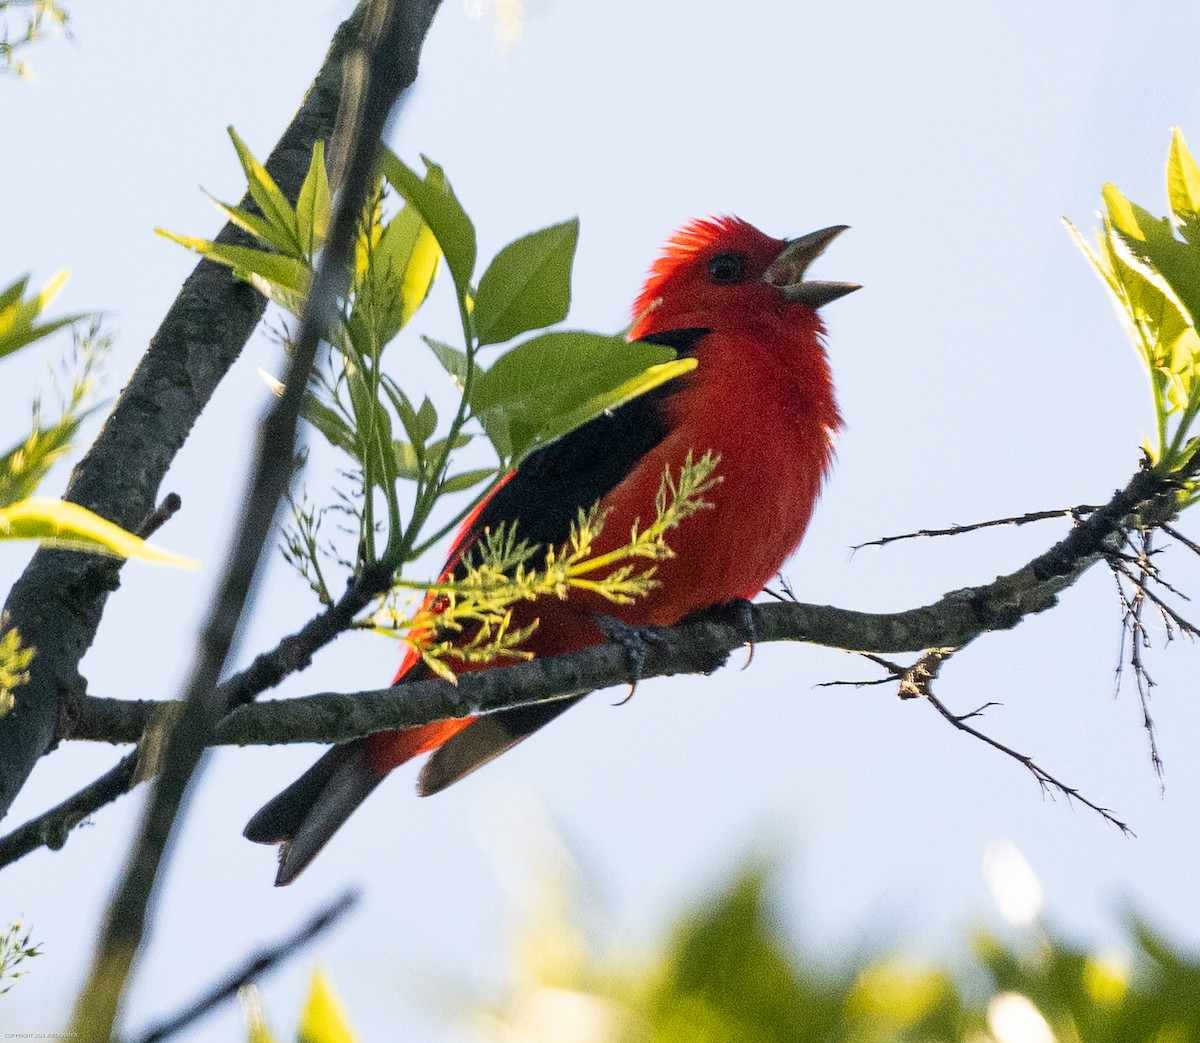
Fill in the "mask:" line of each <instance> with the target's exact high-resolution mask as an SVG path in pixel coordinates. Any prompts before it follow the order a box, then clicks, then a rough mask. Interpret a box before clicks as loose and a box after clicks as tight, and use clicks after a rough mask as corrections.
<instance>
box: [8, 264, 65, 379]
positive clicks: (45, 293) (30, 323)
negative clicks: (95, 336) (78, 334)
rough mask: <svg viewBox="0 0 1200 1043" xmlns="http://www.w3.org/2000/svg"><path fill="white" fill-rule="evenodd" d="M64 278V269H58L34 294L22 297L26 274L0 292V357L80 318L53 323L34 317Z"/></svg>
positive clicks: (58, 288)
mask: <svg viewBox="0 0 1200 1043" xmlns="http://www.w3.org/2000/svg"><path fill="white" fill-rule="evenodd" d="M66 281H67V273H66V271H61V272H58V273H57V274H55V275H53V276H52V277H51V278H50V279H49V281H47V283H46V285H45V286H43V287H42V288H41V289H40V290H39V291H38V292H37V293H36V294H34V295H33V296H32V297H30V298H29V299H28V300H25V299H24V296H25V290H26V288H27V287H28V285H29V276H27V275H25V276H22V277H21V278H19V279H17V280H16V281H14V282H13V283H12V284H11V285H10V286H7V287H6V288H5V289H4V290H3V291H2V292H0V358H3V357H4V356H5V355H11V354H12V353H13V352H14V351H18V350H20V349H21V348H23V347H25V346H26V345H27V344H32V343H33V342H34V341H35V340H40V339H41V338H42V337H48V336H49V335H50V334H51V333H53V332H54V331H55V330H59V329H62V328H63V327H64V326H69V325H70V324H71V323H73V322H77V321H78V320H79V319H81V318H82V317H83V316H81V315H68V316H66V317H65V318H61V319H55V320H53V321H52V322H44V323H42V324H41V325H37V324H36V321H35V320H36V319H37V317H38V316H39V315H41V314H42V312H43V311H45V310H46V308H47V307H48V306H49V305H50V302H51V301H53V300H54V298H55V297H56V296H58V292H59V290H61V289H62V288H63V286H64V285H65V284H66Z"/></svg>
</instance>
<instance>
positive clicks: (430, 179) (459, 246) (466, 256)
mask: <svg viewBox="0 0 1200 1043" xmlns="http://www.w3.org/2000/svg"><path fill="white" fill-rule="evenodd" d="M421 158H422V159H423V160H424V162H425V168H426V173H425V177H424V178H421V177H419V176H418V175H417V174H416V173H415V172H414V171H413V170H411V169H410V168H409V167H408V166H406V165H405V164H404V162H403V161H402V160H401V159H400V157H399V156H397V155H396V154H395V153H394V152H392V150H391V149H389V148H386V147H385V148H384V149H383V157H382V160H381V165H382V169H383V175H384V177H386V178H387V180H388V182H389V183H390V184H391V185H392V187H393V188H394V189H395V190H396V191H397V192H399V193H400V195H402V196H403V197H404V198H405V199H407V200H408V202H409V203H411V204H412V205H413V206H414V207H415V208H416V210H417V213H419V214H420V215H421V217H422V218H424V220H425V223H426V224H427V225H428V226H429V229H430V231H432V232H433V234H434V237H435V238H436V239H437V241H438V244H439V245H440V246H441V248H442V253H443V254H445V257H446V265H447V266H448V267H449V269H450V275H451V276H452V277H453V279H454V285H455V287H456V288H457V289H458V292H459V296H460V297H466V296H468V295H469V294H470V290H471V277H472V275H473V274H474V272H475V253H476V246H475V226H474V225H473V224H471V219H470V218H469V217H468V216H467V214H466V211H465V210H463V208H462V204H461V203H459V201H458V197H457V196H455V194H454V189H453V188H451V187H450V182H449V181H447V180H446V175H445V174H444V173H443V172H442V168H441V167H439V166H438V165H437V164H436V163H434V162H433V161H432V160H430V159H428V158H427V157H424V156H422V157H421Z"/></svg>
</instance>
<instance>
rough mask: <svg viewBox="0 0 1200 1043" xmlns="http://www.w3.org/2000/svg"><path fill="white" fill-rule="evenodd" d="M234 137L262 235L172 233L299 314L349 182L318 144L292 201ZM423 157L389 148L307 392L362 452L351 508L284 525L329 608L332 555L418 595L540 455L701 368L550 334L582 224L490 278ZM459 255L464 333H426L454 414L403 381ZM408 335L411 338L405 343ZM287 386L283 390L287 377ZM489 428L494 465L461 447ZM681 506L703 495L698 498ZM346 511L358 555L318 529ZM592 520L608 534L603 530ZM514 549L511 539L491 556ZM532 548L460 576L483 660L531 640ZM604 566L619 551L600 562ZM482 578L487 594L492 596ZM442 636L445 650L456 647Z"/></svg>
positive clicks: (562, 230)
mask: <svg viewBox="0 0 1200 1043" xmlns="http://www.w3.org/2000/svg"><path fill="white" fill-rule="evenodd" d="M230 134H231V137H232V139H233V143H234V147H235V149H236V150H237V154H238V158H239V161H240V162H241V166H242V170H243V172H244V173H245V176H246V180H247V185H248V191H249V196H250V199H251V201H252V202H253V206H252V207H249V206H245V207H243V206H234V205H231V204H228V203H222V202H219V201H216V202H217V206H218V207H219V208H220V209H221V211H222V212H223V213H224V214H225V215H226V216H227V217H228V218H229V219H230V220H231V221H233V222H234V223H235V224H236V225H238V226H239V227H241V228H242V229H243V230H244V231H246V232H247V233H249V234H250V235H251V236H253V237H254V239H255V240H256V242H257V245H255V246H239V245H233V244H227V243H220V242H216V241H211V240H205V239H197V238H194V237H188V236H181V235H175V234H173V233H169V232H163V231H162V230H160V234H162V235H164V236H166V237H167V238H169V239H171V240H173V241H175V242H177V243H179V244H180V245H182V246H185V247H187V248H188V249H191V250H194V251H196V252H197V253H200V254H202V255H203V256H205V257H207V258H209V259H211V260H214V261H216V262H218V263H221V264H224V265H227V266H229V267H230V268H231V269H232V270H233V271H234V273H235V274H237V275H238V276H239V277H241V278H243V279H245V280H246V281H247V282H249V283H251V284H252V285H254V286H255V287H257V288H258V289H259V290H260V291H261V292H262V293H263V294H264V295H265V296H267V297H268V298H269V299H270V300H271V301H273V302H274V303H275V304H277V305H278V306H279V307H280V308H282V309H283V311H284V312H285V313H287V314H289V315H291V316H295V317H298V316H299V315H300V314H301V313H302V311H303V308H304V305H305V302H306V299H307V294H308V291H309V287H310V286H311V283H312V278H313V272H314V266H315V264H316V260H317V257H318V255H319V253H320V251H321V248H322V245H323V243H324V239H325V235H326V233H327V230H328V224H329V213H330V199H331V196H332V193H333V191H334V190H335V188H336V186H334V185H331V184H330V180H329V173H328V171H327V170H326V163H325V157H324V149H323V146H321V145H320V144H318V145H317V146H316V147H315V148H314V150H313V153H312V156H311V161H310V165H309V169H308V173H307V176H306V178H305V180H304V183H303V186H302V188H301V190H300V193H299V196H298V199H297V202H296V205H295V206H294V207H293V206H292V205H291V204H290V203H289V202H288V200H287V199H286V197H285V196H284V194H283V193H282V192H281V191H280V189H279V188H278V186H277V185H276V184H275V182H274V181H273V180H272V179H271V177H270V175H269V174H268V173H267V171H266V170H265V168H264V167H263V166H262V164H261V163H259V162H258V160H257V159H255V158H254V156H253V155H252V153H251V152H250V150H249V149H248V148H247V147H246V145H245V143H244V142H242V140H241V139H240V138H239V137H238V136H237V134H236V132H234V131H232V130H231V131H230ZM423 162H424V173H418V172H417V171H415V170H413V169H412V168H410V167H408V166H407V165H406V164H405V163H404V162H403V161H402V160H401V159H400V158H399V157H398V156H396V155H395V154H394V153H392V152H390V151H389V150H386V149H385V150H384V153H383V158H382V161H381V164H380V170H379V176H378V180H377V183H376V188H375V191H374V193H373V194H372V196H371V198H370V200H369V201H368V204H367V206H366V207H365V209H364V212H363V214H362V218H361V222H360V227H359V234H358V239H357V245H356V250H355V260H354V270H353V272H352V273H351V275H352V277H351V281H350V289H349V290H348V292H347V293H346V295H345V297H344V299H343V300H342V301H341V302H340V309H339V314H338V316H337V319H336V321H335V322H334V323H333V324H332V329H331V332H330V334H329V338H328V339H329V347H330V351H329V354H328V358H327V360H326V363H325V364H323V365H322V366H320V367H318V369H317V371H316V372H315V374H314V376H313V377H312V379H311V381H310V385H309V387H308V389H307V396H306V400H305V405H304V416H305V419H306V420H307V421H308V422H309V423H310V424H311V425H312V426H313V427H314V428H315V429H316V430H317V431H318V432H319V433H320V434H321V435H322V436H323V437H324V438H325V440H326V441H327V442H328V443H329V444H330V445H331V446H333V447H334V448H335V449H336V450H338V451H339V452H340V453H341V454H344V457H345V458H347V459H348V463H347V465H346V469H345V474H346V475H347V476H348V478H349V480H350V489H349V491H343V492H341V493H340V494H338V495H339V497H340V499H339V501H338V502H337V503H336V504H326V505H311V504H308V503H302V504H300V505H293V513H294V517H295V525H294V528H293V530H292V531H291V532H290V533H289V534H288V535H287V536H286V537H285V541H284V554H285V557H286V558H287V559H288V560H289V561H291V562H292V564H293V565H295V566H296V567H297V568H298V569H299V571H300V572H301V574H302V575H303V576H304V578H305V579H306V580H307V582H308V583H309V585H310V586H311V587H312V588H313V590H314V591H315V592H316V593H317V596H318V597H319V598H320V600H321V601H322V602H323V603H325V604H330V603H332V600H333V596H332V593H331V586H330V583H329V581H328V576H327V573H328V563H329V562H330V561H332V562H333V563H336V564H337V565H339V566H349V567H350V570H351V572H352V574H361V573H362V572H363V571H365V570H368V569H373V568H375V567H378V566H382V567H383V568H385V569H386V570H387V572H388V574H390V575H392V576H393V577H395V578H396V587H397V589H398V590H401V591H404V592H406V593H407V591H409V590H411V589H412V588H413V587H414V586H416V584H414V583H412V582H410V581H408V580H406V579H404V578H403V570H404V568H405V566H406V565H408V564H409V563H411V562H412V561H414V560H416V559H417V558H419V557H420V556H421V555H422V554H424V553H425V552H426V551H427V550H429V549H430V548H431V547H432V546H433V545H434V544H435V543H436V542H437V541H439V540H441V539H442V538H443V537H445V536H446V535H447V533H449V532H450V531H451V530H452V529H453V528H454V527H455V526H456V525H458V524H459V523H460V522H461V521H462V519H463V518H464V517H466V515H467V514H468V513H469V512H470V510H471V509H472V508H473V506H474V505H475V503H477V502H478V501H479V499H481V498H482V496H484V495H486V494H487V493H488V492H490V490H491V489H492V488H494V487H495V485H496V484H497V483H498V482H499V481H500V480H501V479H502V478H503V477H504V475H505V474H506V473H508V472H509V471H511V470H512V469H513V468H514V467H516V466H517V464H519V463H520V461H521V460H522V459H523V458H524V457H525V456H527V455H528V454H529V453H531V452H533V451H535V450H536V449H538V448H539V447H541V446H544V445H546V444H548V443H549V442H551V441H553V440H554V439H556V438H559V437H561V436H562V435H564V434H566V433H567V432H568V431H570V430H572V429H573V428H575V427H577V426H579V425H580V424H583V423H585V422H587V421H588V420H590V419H592V418H593V417H595V416H598V415H599V414H600V413H602V412H604V411H606V410H611V409H614V408H616V407H618V406H620V405H622V404H623V403H625V402H627V401H629V400H630V399H631V398H633V397H634V396H636V395H638V394H641V393H643V392H645V391H648V390H650V389H651V388H654V387H656V386H658V385H659V384H661V383H663V382H664V381H666V380H670V379H672V378H673V377H675V376H678V375H680V374H682V373H684V372H686V371H687V370H689V369H691V368H692V367H693V366H694V365H695V361H694V360H693V359H678V358H676V357H675V353H674V352H673V351H672V350H671V349H670V348H667V347H662V346H658V345H650V344H641V343H632V344H631V343H629V342H628V341H627V340H626V339H625V336H624V335H623V334H614V335H606V334H599V333H592V332H586V331H577V330H561V329H549V327H552V326H555V325H556V324H558V323H560V322H562V320H563V319H565V317H566V315H567V312H568V310H569V307H570V299H571V267H572V264H573V261H574V256H575V249H576V245H577V241H578V234H579V225H578V221H577V220H570V221H565V222H562V223H560V224H555V225H551V226H549V227H547V228H543V229H541V230H540V231H536V232H533V233H530V234H529V235H525V236H522V237H520V238H518V239H516V240H514V241H513V242H511V243H509V244H508V245H507V246H505V247H504V248H503V249H502V250H500V251H499V253H497V254H496V256H495V257H494V258H493V259H492V260H491V261H490V262H489V263H488V264H487V265H486V266H485V267H484V268H483V271H482V273H481V274H479V275H478V276H477V275H476V271H477V267H478V256H477V254H478V249H477V241H476V232H475V227H474V225H473V224H472V222H471V220H470V218H469V217H468V216H467V214H466V211H465V210H464V209H463V207H462V205H461V203H460V202H459V200H458V197H457V196H456V195H455V192H454V190H453V188H452V187H451V185H450V183H449V181H448V180H447V178H446V175H445V172H444V171H443V170H442V168H441V167H440V166H438V165H437V164H436V163H434V162H433V161H431V160H429V159H425V160H424V161H423ZM397 203H398V205H397ZM443 261H444V262H445V267H446V269H447V270H448V272H449V275H450V282H451V283H452V289H453V294H454V299H455V304H456V306H457V312H458V316H459V325H460V336H459V339H458V343H457V344H452V343H449V342H447V341H446V340H440V339H434V338H430V337H424V338H422V339H424V341H425V343H426V344H427V345H428V348H429V350H431V351H432V353H433V355H434V357H435V358H436V359H437V361H438V362H439V363H440V364H441V366H442V368H443V369H444V370H445V371H446V373H447V375H448V377H449V379H450V380H451V381H452V383H453V384H454V386H455V387H456V388H457V390H458V398H457V402H456V404H455V407H454V408H453V410H452V412H451V414H450V415H449V416H442V415H439V411H438V409H437V407H436V406H435V404H434V402H433V400H432V399H431V398H430V397H429V395H426V394H415V393H413V390H412V388H411V386H405V383H402V382H401V381H400V380H398V379H396V377H395V376H394V375H393V372H394V371H395V370H396V368H397V366H396V363H397V362H399V364H400V365H403V361H404V360H403V356H402V355H401V354H400V353H401V352H402V351H404V350H406V349H408V350H410V349H411V343H412V342H411V341H407V340H406V338H402V337H400V336H399V335H400V334H401V333H402V331H404V330H405V328H406V326H407V325H408V324H409V322H410V321H411V319H412V318H413V316H414V315H415V314H416V312H417V311H418V310H419V309H420V307H421V306H422V304H423V303H424V302H425V300H426V299H427V297H428V296H429V293H430V291H431V289H432V286H433V283H434V281H435V278H436V275H437V272H438V269H439V267H440V266H441V263H442V262H443ZM521 338H525V339H521ZM514 341H516V343H513V342H514ZM398 344H399V345H403V346H402V347H399V348H397V347H394V345H398ZM491 351H498V354H497V357H496V358H495V359H494V360H493V361H491V363H490V364H489V365H486V366H485V365H484V362H485V353H486V352H491ZM409 368H411V367H409ZM273 386H274V387H275V389H276V391H280V390H282V389H281V388H280V387H279V385H278V383H275V384H274V385H273ZM480 438H482V440H483V441H484V442H485V443H486V444H487V446H489V447H490V449H491V451H492V452H493V453H494V456H495V460H496V462H495V464H494V465H492V466H487V467H478V466H473V467H464V466H462V465H461V464H458V463H457V461H458V459H459V458H460V457H459V454H460V452H461V451H462V450H464V449H465V448H466V447H467V446H468V445H470V444H471V443H472V442H474V441H476V440H478V439H480ZM481 488H482V490H483V492H482V493H479V495H477V496H476V497H475V499H474V502H472V503H468V504H466V505H465V506H461V505H460V506H456V507H455V508H452V509H450V510H449V511H447V509H446V508H445V507H444V506H443V503H444V501H445V498H447V497H450V496H452V495H454V494H457V493H462V492H466V491H469V490H476V491H477V492H478V490H479V489H481ZM680 502H690V497H688V496H684V497H682V498H680ZM330 510H336V511H338V512H339V513H341V514H342V516H343V517H344V518H346V519H348V520H349V522H350V525H351V527H352V529H353V533H352V535H353V536H354V539H355V547H356V551H355V556H354V558H355V560H354V561H353V562H349V561H347V560H346V557H347V556H345V555H339V554H338V553H337V552H336V551H332V550H331V548H332V541H327V540H325V539H324V538H323V537H322V536H321V534H320V530H321V524H322V521H323V520H324V519H325V517H326V515H327V514H328V512H329V511H330ZM447 513H449V515H450V517H449V519H448V520H444V519H445V516H446V514H447ZM435 519H436V520H435ZM648 521H649V520H648ZM658 521H661V519H658V520H656V521H655V524H657V522H658ZM594 527H595V528H596V529H597V530H598V524H597V525H596V526H594ZM589 533H591V535H593V536H594V532H593V531H592V530H591V529H588V527H587V526H585V527H584V529H583V530H582V531H581V532H580V533H579V534H578V535H580V536H581V537H582V536H585V535H588V534H589ZM660 535H661V534H660ZM655 539H657V537H655V538H652V539H650V540H649V541H642V543H640V544H638V546H637V547H632V546H631V548H630V554H629V556H631V557H644V556H645V546H648V545H649V544H650V543H653V542H654V541H655ZM634 542H635V543H637V541H636V540H635V541H634ZM510 549H511V548H510ZM498 550H499V544H498V543H495V544H493V545H491V549H490V550H489V553H490V554H494V553H496V552H498ZM526 550H527V554H528V556H527V557H526V558H524V559H522V562H521V568H522V571H521V572H520V575H519V577H518V576H512V577H508V578H507V579H505V580H504V582H503V583H501V582H498V581H495V579H494V577H495V575H498V574H499V573H498V571H497V568H496V567H495V559H494V558H493V559H492V560H491V562H490V564H489V563H484V562H482V560H481V563H480V564H481V567H484V566H486V569H487V570H488V574H489V578H487V579H486V580H485V579H484V578H483V573H482V572H476V573H469V574H468V575H467V577H466V579H464V580H463V581H462V583H461V584H460V582H459V581H458V580H457V579H455V580H451V581H447V582H448V584H449V586H450V587H453V588H454V595H455V597H454V599H453V601H454V606H455V608H454V612H453V613H452V614H451V616H450V617H447V618H446V619H445V620H444V622H445V624H446V625H447V626H449V627H451V628H454V627H457V626H461V625H463V624H464V623H465V622H466V621H467V620H468V619H469V620H470V622H471V623H472V624H473V635H474V636H473V637H472V640H471V642H470V647H466V646H463V647H460V649H459V651H461V652H463V653H464V654H466V655H468V656H469V657H475V658H480V659H482V658H487V657H488V655H489V653H490V654H491V655H495V654H497V653H500V652H507V651H510V650H511V649H512V648H514V647H515V643H516V642H517V639H518V638H519V636H520V635H519V634H518V633H517V632H515V631H512V630H510V629H508V628H507V627H506V625H505V613H504V610H503V609H499V610H497V609H496V606H497V604H498V600H497V599H498V598H499V597H500V593H499V592H500V588H501V587H504V589H505V591H506V595H505V596H507V595H511V596H512V598H513V599H514V600H521V599H522V598H524V597H526V596H529V595H528V591H529V589H530V587H529V583H530V577H531V575H533V573H538V572H540V573H541V574H542V579H543V580H545V581H546V582H549V580H548V579H546V575H547V573H546V570H545V569H540V570H539V569H530V568H529V562H530V561H532V559H533V558H534V557H535V556H539V555H542V554H544V553H546V551H545V549H544V548H542V549H536V548H527V549H526ZM567 553H568V555H574V554H575V552H574V551H568V552H567ZM551 557H552V555H551ZM322 559H324V561H323V560H322ZM573 562H574V564H573V567H576V568H578V567H580V566H581V565H582V561H581V559H578V558H577V557H576V558H573ZM602 567H607V566H606V563H601V564H597V565H596V566H595V568H602ZM582 576H583V573H582V572H580V573H579V575H578V577H576V578H577V579H578V584H577V585H583V584H584V582H585V581H584V580H583V579H582ZM539 582H540V581H539ZM446 585H447V584H442V585H441V586H442V587H445V586H446ZM602 586H603V587H604V589H605V592H606V596H607V591H609V590H611V591H614V592H620V591H621V586H620V581H619V579H617V578H611V579H607V580H606V581H605V584H603V585H602ZM539 589H540V588H539ZM629 589H630V590H632V589H633V588H632V587H630V588H629ZM483 590H486V591H487V593H486V596H485V597H483V598H482V601H483V602H486V605H481V594H480V592H481V591H483ZM622 596H624V595H623V594H622ZM630 596H634V595H632V594H631V595H630ZM394 602H395V599H394V598H393V599H392V601H391V602H390V603H389V602H386V601H385V603H384V606H383V608H382V609H381V612H380V613H377V614H376V618H375V619H373V620H372V621H371V622H372V625H373V626H375V627H376V628H380V627H382V628H383V629H387V630H388V631H389V632H393V631H394V629H395V627H396V625H397V621H399V620H404V621H406V622H407V623H411V622H412V618H411V616H410V615H409V614H406V613H402V612H399V611H397V610H396V608H395V603H394ZM511 603H512V601H509V603H508V604H511ZM467 606H471V607H470V608H468V607H467ZM457 613H462V615H458V614H457ZM384 617H386V618H384ZM419 633H425V631H420V632H419ZM435 644H436V645H437V647H439V648H440V647H442V646H443V645H444V644H445V643H444V642H442V643H438V642H435ZM431 655H433V657H434V658H437V655H436V654H433V653H431Z"/></svg>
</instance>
